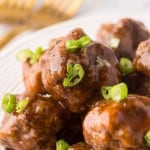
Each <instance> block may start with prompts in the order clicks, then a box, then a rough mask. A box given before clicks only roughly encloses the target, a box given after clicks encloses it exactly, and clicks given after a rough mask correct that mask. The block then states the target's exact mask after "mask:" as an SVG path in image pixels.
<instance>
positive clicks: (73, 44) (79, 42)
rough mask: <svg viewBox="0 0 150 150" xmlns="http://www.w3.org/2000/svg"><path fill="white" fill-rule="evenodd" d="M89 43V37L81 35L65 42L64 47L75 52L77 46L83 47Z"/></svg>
mask: <svg viewBox="0 0 150 150" xmlns="http://www.w3.org/2000/svg"><path fill="white" fill-rule="evenodd" d="M90 43H91V39H90V38H89V37H88V36H83V37H81V38H80V39H78V40H69V41H67V42H66V49H67V50H68V51H69V52H76V50H77V49H79V48H84V47H85V46H87V45H89V44H90Z"/></svg>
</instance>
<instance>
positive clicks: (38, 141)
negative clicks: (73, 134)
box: [0, 95, 66, 150]
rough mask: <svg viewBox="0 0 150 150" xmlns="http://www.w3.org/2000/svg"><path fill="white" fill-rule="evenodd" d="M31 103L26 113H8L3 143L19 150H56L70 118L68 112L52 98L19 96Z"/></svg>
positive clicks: (1, 131) (1, 132)
mask: <svg viewBox="0 0 150 150" xmlns="http://www.w3.org/2000/svg"><path fill="white" fill-rule="evenodd" d="M22 99H28V101H29V103H28V105H27V107H26V108H25V110H23V112H20V113H19V112H17V111H16V110H14V111H13V112H12V113H5V115H4V119H3V120H2V123H1V127H0V143H1V144H2V145H3V146H4V147H7V148H10V149H11V148H12V149H15V150H55V144H56V134H57V133H58V132H59V131H60V130H61V128H62V127H63V125H64V122H65V118H66V114H65V113H66V110H65V108H64V107H62V106H61V105H60V104H59V103H58V102H57V101H55V100H53V99H52V98H50V97H41V96H33V95H32V96H31V95H30V96H29V95H28V96H27V95H26V96H21V95H17V96H16V101H17V102H19V101H21V100H22Z"/></svg>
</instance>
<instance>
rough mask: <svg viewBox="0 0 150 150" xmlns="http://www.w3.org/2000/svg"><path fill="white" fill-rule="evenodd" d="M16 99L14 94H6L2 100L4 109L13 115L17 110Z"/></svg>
mask: <svg viewBox="0 0 150 150" xmlns="http://www.w3.org/2000/svg"><path fill="white" fill-rule="evenodd" d="M15 103H16V97H15V96H14V95H12V94H5V95H4V96H3V99H2V109H3V110H4V111H5V112H8V113H11V112H12V111H13V110H14V108H15Z"/></svg>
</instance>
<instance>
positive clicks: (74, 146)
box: [68, 142, 92, 150]
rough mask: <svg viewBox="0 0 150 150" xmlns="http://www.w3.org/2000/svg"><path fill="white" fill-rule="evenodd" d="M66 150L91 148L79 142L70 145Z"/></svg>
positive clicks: (88, 149)
mask: <svg viewBox="0 0 150 150" xmlns="http://www.w3.org/2000/svg"><path fill="white" fill-rule="evenodd" d="M68 150H92V148H91V147H90V146H89V145H87V144H85V143H84V142H80V143H77V144H74V145H72V146H71V147H69V149H68Z"/></svg>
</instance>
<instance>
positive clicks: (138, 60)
mask: <svg viewBox="0 0 150 150" xmlns="http://www.w3.org/2000/svg"><path fill="white" fill-rule="evenodd" d="M134 66H135V68H136V69H137V70H138V71H140V72H141V73H143V74H145V75H146V76H148V77H149V78H150V39H149V40H147V41H144V42H141V43H140V44H139V46H138V49H137V51H136V56H135V58H134Z"/></svg>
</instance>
